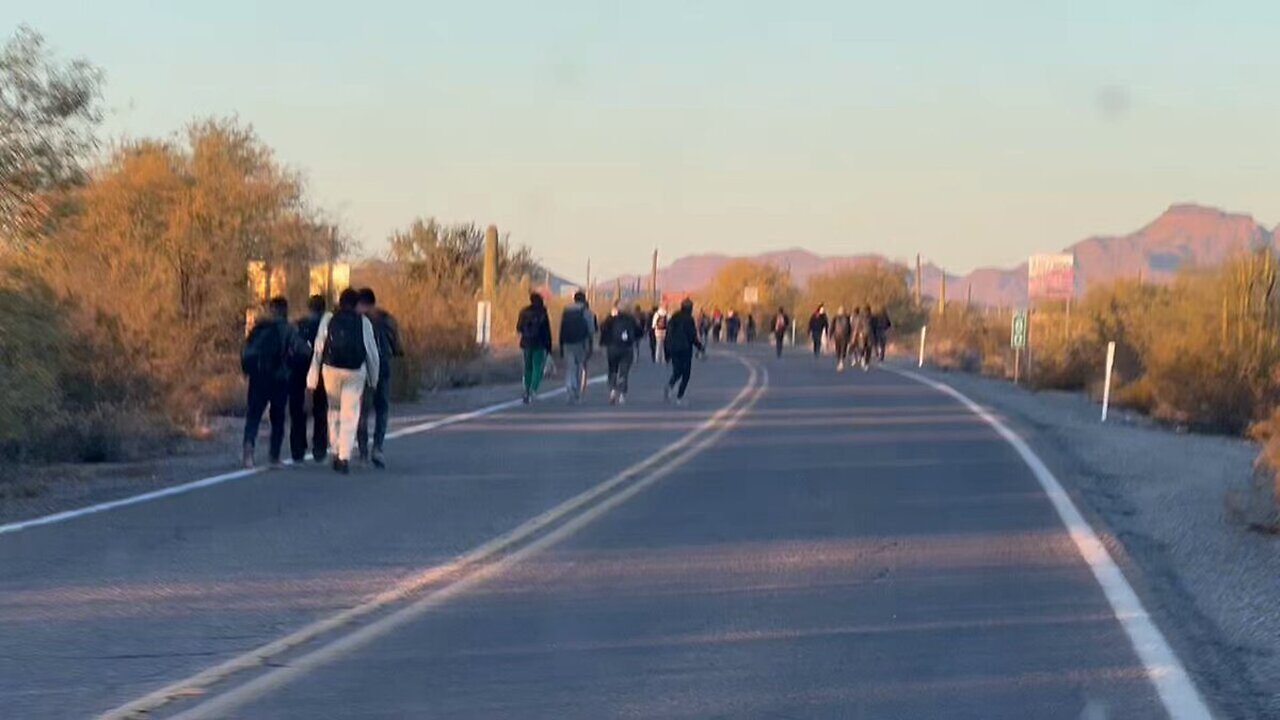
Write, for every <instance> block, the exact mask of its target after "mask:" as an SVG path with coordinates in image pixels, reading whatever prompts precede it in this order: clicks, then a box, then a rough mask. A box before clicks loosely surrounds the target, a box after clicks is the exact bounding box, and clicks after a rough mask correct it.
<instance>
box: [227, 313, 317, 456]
mask: <svg viewBox="0 0 1280 720" xmlns="http://www.w3.org/2000/svg"><path fill="white" fill-rule="evenodd" d="M300 357H306V358H307V359H308V360H309V359H310V355H309V354H308V348H307V347H306V345H305V344H304V343H303V342H302V340H301V338H299V337H298V331H297V329H296V328H295V327H293V326H292V325H290V324H289V301H288V300H286V299H284V298H282V297H274V298H271V301H270V302H269V303H267V313H266V315H265V316H264V317H262V318H260V319H259V320H258V322H256V323H255V324H254V326H253V329H252V330H251V331H249V337H247V338H246V339H245V343H244V350H243V351H242V352H241V354H240V369H241V370H242V371H244V374H245V375H246V376H248V378H249V398H248V406H249V411H248V414H246V415H245V418H244V466H245V467H253V451H254V448H255V447H256V445H257V441H258V428H259V427H260V426H261V425H262V413H263V411H268V410H269V412H268V417H269V418H270V421H271V448H270V458H271V466H272V467H280V465H281V460H280V451H281V449H283V447H284V422H285V420H284V419H285V415H286V413H287V411H288V404H289V377H290V375H291V370H292V367H293V365H294V363H296V362H300V361H299V360H298V358H300Z"/></svg>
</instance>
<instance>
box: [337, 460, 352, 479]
mask: <svg viewBox="0 0 1280 720" xmlns="http://www.w3.org/2000/svg"><path fill="white" fill-rule="evenodd" d="M333 469H334V471H336V472H338V473H339V474H342V475H350V474H351V462H350V461H348V460H334V461H333Z"/></svg>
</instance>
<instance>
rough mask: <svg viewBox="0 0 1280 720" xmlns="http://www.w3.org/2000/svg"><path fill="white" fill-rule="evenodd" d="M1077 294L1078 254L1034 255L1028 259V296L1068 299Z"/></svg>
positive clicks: (1042, 298) (1032, 297)
mask: <svg viewBox="0 0 1280 720" xmlns="http://www.w3.org/2000/svg"><path fill="white" fill-rule="evenodd" d="M1075 294H1076V256H1075V255H1072V254H1070V253H1066V254H1058V255H1032V256H1031V258H1030V259H1029V260H1028V261H1027V298H1028V299H1030V300H1067V299H1070V298H1072V297H1074V296H1075Z"/></svg>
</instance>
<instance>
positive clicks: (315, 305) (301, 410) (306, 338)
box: [289, 295, 329, 463]
mask: <svg viewBox="0 0 1280 720" xmlns="http://www.w3.org/2000/svg"><path fill="white" fill-rule="evenodd" d="M325 310H326V307H325V300H324V296H323V295H312V296H311V297H310V298H309V299H308V300H307V314H306V316H304V317H302V318H300V319H299V320H298V322H297V323H295V327H296V328H297V331H298V337H299V338H300V339H301V340H302V342H304V343H306V347H307V352H306V354H305V355H300V356H298V357H297V358H296V365H295V366H294V367H293V369H292V373H291V375H290V378H289V449H290V451H291V452H292V454H293V461H294V462H295V463H300V462H302V461H303V460H305V459H306V457H307V424H308V423H307V420H308V417H307V370H308V369H309V368H310V366H311V354H312V352H314V350H315V346H316V333H318V332H320V320H321V319H323V318H324V312H325ZM310 420H311V425H312V430H311V458H312V459H313V460H315V461H316V462H324V460H325V457H326V456H328V454H329V399H328V397H327V396H326V395H325V394H324V382H321V383H320V385H319V386H318V387H316V389H315V390H314V391H312V393H311V418H310Z"/></svg>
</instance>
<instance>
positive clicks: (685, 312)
mask: <svg viewBox="0 0 1280 720" xmlns="http://www.w3.org/2000/svg"><path fill="white" fill-rule="evenodd" d="M665 345H666V348H665V350H666V353H667V357H668V358H670V360H671V379H670V380H668V381H667V386H666V388H665V389H664V390H663V397H664V398H665V399H667V400H670V399H671V391H672V390H675V391H676V404H677V405H683V404H684V393H685V390H687V389H688V387H689V377H690V375H691V374H692V373H693V351H694V350H695V349H696V350H700V351H701V350H704V347H703V345H702V341H701V340H699V339H698V324H697V322H696V321H695V320H694V319H693V301H692V300H690V299H689V298H685V299H684V300H683V301H681V302H680V310H679V311H677V312H676V314H675V315H672V316H671V322H670V323H668V324H667V337H666V343H665Z"/></svg>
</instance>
